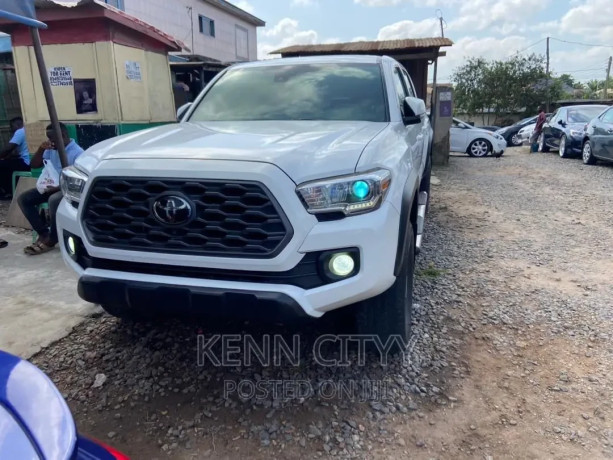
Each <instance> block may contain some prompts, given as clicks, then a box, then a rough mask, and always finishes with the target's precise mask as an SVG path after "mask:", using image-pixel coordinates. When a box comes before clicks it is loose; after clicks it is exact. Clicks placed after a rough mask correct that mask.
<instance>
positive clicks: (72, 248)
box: [66, 236, 77, 256]
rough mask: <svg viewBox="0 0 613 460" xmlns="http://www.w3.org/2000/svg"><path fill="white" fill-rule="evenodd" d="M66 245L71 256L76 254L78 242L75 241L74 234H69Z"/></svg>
mask: <svg viewBox="0 0 613 460" xmlns="http://www.w3.org/2000/svg"><path fill="white" fill-rule="evenodd" d="M66 247H67V249H68V253H69V254H70V255H71V256H74V255H75V254H76V253H77V242H76V241H75V239H74V238H73V237H72V236H69V237H68V238H67V239H66Z"/></svg>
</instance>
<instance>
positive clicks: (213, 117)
mask: <svg viewBox="0 0 613 460" xmlns="http://www.w3.org/2000/svg"><path fill="white" fill-rule="evenodd" d="M258 120H359V121H375V122H381V121H387V102H386V97H385V93H384V87H383V78H382V75H381V68H380V67H379V65H377V64H295V65H274V66H262V67H245V68H238V69H234V70H230V71H228V73H226V74H225V75H224V76H222V77H221V78H220V80H219V81H218V82H217V83H215V85H214V86H213V87H212V88H211V89H210V90H209V91H208V92H207V93H206V95H205V96H204V98H203V99H202V100H201V101H200V104H199V105H198V107H196V109H195V110H194V112H193V113H192V115H191V117H190V119H189V121H258Z"/></svg>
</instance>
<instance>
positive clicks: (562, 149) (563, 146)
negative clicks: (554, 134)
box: [558, 136, 566, 158]
mask: <svg viewBox="0 0 613 460" xmlns="http://www.w3.org/2000/svg"><path fill="white" fill-rule="evenodd" d="M558 153H559V154H560V156H561V157H562V158H564V155H565V154H566V136H562V139H560V150H559V151H558Z"/></svg>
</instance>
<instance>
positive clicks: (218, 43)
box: [105, 0, 266, 63]
mask: <svg viewBox="0 0 613 460" xmlns="http://www.w3.org/2000/svg"><path fill="white" fill-rule="evenodd" d="M105 2H106V3H108V4H110V5H113V6H115V7H117V8H119V9H121V10H123V11H125V12H126V13H128V14H129V15H131V16H134V17H137V18H139V19H141V20H142V21H145V22H147V23H149V24H151V25H153V26H154V27H157V28H158V29H160V30H162V31H164V32H165V33H167V34H169V35H171V36H173V37H175V38H176V39H178V40H181V41H182V42H184V43H185V44H186V45H187V47H188V48H189V49H190V51H189V52H187V53H186V52H183V53H180V54H188V55H190V56H197V57H198V58H199V59H201V58H205V59H204V60H214V61H219V62H221V63H233V62H240V61H254V60H256V59H257V28H258V27H263V26H265V25H266V23H265V22H264V21H262V20H261V19H259V18H256V17H255V16H253V15H252V14H249V13H248V12H246V11H244V10H242V9H240V8H238V7H237V6H234V5H233V4H231V3H229V2H227V1H225V0H105Z"/></svg>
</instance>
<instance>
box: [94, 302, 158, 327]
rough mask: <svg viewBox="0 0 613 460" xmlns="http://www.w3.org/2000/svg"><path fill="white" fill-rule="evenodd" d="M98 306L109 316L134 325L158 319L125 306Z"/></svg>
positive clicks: (150, 314)
mask: <svg viewBox="0 0 613 460" xmlns="http://www.w3.org/2000/svg"><path fill="white" fill-rule="evenodd" d="M100 306H101V307H102V309H103V310H104V311H106V312H107V313H108V314H109V315H111V316H114V317H115V318H119V319H122V320H126V321H130V322H134V323H146V322H150V321H154V320H156V319H158V317H157V316H156V315H154V314H152V313H145V312H143V311H141V310H134V309H132V308H127V307H126V306H125V305H114V304H105V305H100Z"/></svg>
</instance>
